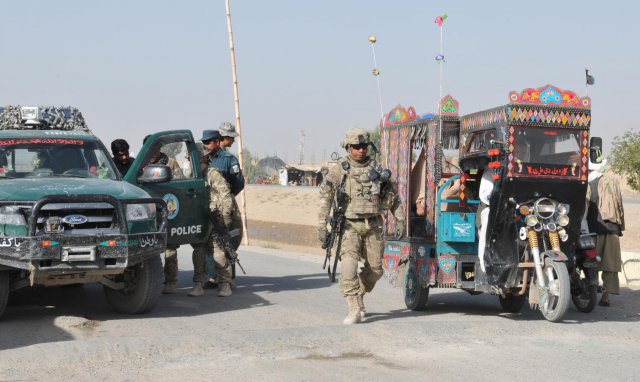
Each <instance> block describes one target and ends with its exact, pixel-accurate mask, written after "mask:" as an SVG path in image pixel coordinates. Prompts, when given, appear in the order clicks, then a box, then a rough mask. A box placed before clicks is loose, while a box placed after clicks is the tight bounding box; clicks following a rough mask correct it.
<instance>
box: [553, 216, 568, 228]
mask: <svg viewBox="0 0 640 382" xmlns="http://www.w3.org/2000/svg"><path fill="white" fill-rule="evenodd" d="M556 222H557V223H558V225H559V226H560V227H566V226H567V225H568V224H569V216H567V215H560V216H558V219H556Z"/></svg>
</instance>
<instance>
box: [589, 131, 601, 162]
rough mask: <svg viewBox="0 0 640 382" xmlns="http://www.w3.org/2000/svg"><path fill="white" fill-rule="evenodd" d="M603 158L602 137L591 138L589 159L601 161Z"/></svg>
mask: <svg viewBox="0 0 640 382" xmlns="http://www.w3.org/2000/svg"><path fill="white" fill-rule="evenodd" d="M603 159H604V156H603V155H602V138H600V137H591V140H589V160H590V161H591V163H601V162H602V160H603Z"/></svg>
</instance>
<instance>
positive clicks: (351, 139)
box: [340, 127, 371, 149]
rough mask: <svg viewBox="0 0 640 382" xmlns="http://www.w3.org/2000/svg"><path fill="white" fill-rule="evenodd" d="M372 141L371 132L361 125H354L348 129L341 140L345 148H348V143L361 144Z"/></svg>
mask: <svg viewBox="0 0 640 382" xmlns="http://www.w3.org/2000/svg"><path fill="white" fill-rule="evenodd" d="M368 143H371V141H370V140H369V133H368V132H367V130H365V129H363V128H360V127H352V128H350V129H349V130H347V133H346V134H345V135H344V139H343V140H342V142H340V144H341V146H342V147H343V148H345V149H346V148H347V146H348V145H359V144H368Z"/></svg>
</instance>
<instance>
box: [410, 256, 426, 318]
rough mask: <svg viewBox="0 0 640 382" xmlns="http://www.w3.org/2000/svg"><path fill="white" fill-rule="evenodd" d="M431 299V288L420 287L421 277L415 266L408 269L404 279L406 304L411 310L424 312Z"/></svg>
mask: <svg viewBox="0 0 640 382" xmlns="http://www.w3.org/2000/svg"><path fill="white" fill-rule="evenodd" d="M428 299H429V287H426V288H423V287H422V286H421V285H420V275H419V274H418V270H417V269H416V266H415V264H411V265H410V266H409V267H408V268H407V274H406V275H405V278H404V303H405V305H406V306H407V308H409V309H411V310H424V309H425V308H426V305H427V300H428Z"/></svg>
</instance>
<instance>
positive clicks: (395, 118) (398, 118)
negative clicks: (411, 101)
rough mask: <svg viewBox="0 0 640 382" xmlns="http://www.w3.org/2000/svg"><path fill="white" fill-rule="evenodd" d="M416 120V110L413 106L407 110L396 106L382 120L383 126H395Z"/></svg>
mask: <svg viewBox="0 0 640 382" xmlns="http://www.w3.org/2000/svg"><path fill="white" fill-rule="evenodd" d="M415 120H416V110H415V109H414V108H413V106H409V108H408V109H405V108H404V107H402V106H400V105H398V106H396V107H394V108H393V109H391V111H390V112H389V114H387V115H386V116H385V118H384V126H392V125H397V124H400V123H403V122H410V121H415Z"/></svg>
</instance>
